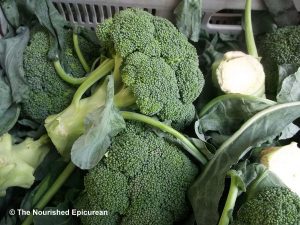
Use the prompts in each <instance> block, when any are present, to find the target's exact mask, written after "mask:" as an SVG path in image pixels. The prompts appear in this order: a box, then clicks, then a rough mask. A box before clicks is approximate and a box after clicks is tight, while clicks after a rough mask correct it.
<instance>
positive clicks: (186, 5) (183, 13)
mask: <svg viewBox="0 0 300 225" xmlns="http://www.w3.org/2000/svg"><path fill="white" fill-rule="evenodd" d="M174 14H175V15H176V25H177V27H178V29H179V30H180V32H181V33H183V34H184V35H185V36H186V37H188V38H189V39H191V40H192V41H194V42H197V41H199V36H200V31H201V17H202V0H182V1H181V2H180V3H179V4H178V6H177V7H176V8H175V10H174Z"/></svg>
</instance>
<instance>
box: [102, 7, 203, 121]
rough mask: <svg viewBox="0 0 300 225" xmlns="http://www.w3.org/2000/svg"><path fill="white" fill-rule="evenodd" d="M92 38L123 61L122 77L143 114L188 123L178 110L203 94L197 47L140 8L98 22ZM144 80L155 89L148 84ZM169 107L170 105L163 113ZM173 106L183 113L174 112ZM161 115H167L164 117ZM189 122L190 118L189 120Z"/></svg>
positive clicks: (167, 24)
mask: <svg viewBox="0 0 300 225" xmlns="http://www.w3.org/2000/svg"><path fill="white" fill-rule="evenodd" d="M96 34H97V35H98V38H99V40H100V43H102V45H103V47H104V48H106V49H108V50H109V51H110V52H115V53H118V54H119V55H120V56H121V57H122V59H123V64H122V66H121V68H120V76H121V79H122V80H123V82H124V84H125V86H126V87H129V88H128V91H131V92H132V95H134V97H136V98H137V101H136V102H135V103H136V104H137V106H138V107H139V109H140V111H141V112H142V113H144V114H146V115H154V114H157V116H158V117H160V118H161V119H166V120H170V121H173V122H174V124H176V123H179V124H181V123H182V122H183V120H184V121H186V120H187V118H186V115H185V116H182V117H181V114H180V112H182V111H184V110H185V109H184V108H190V107H191V103H192V102H193V101H195V100H196V98H197V97H198V96H199V94H200V93H201V90H202V87H203V84H204V79H203V76H202V73H201V71H200V69H199V68H198V56H197V52H196V49H195V48H194V47H193V45H191V44H190V43H189V42H188V41H187V39H186V37H185V36H184V35H183V34H181V33H180V32H179V31H178V30H177V29H176V28H175V27H174V25H173V24H172V23H171V22H170V21H168V20H166V19H164V18H160V17H156V16H152V15H151V14H150V13H148V12H145V11H143V10H139V9H128V10H124V11H122V12H120V13H119V14H117V15H116V16H115V17H114V18H113V19H109V20H107V21H106V22H104V23H103V24H100V25H99V26H98V27H97V29H96ZM112 46H113V49H112ZM129 78H130V79H129ZM148 82H149V84H155V85H147V84H146V83H148ZM145 88H146V89H145ZM153 104H154V105H153ZM170 106H173V107H171V108H168V109H167V110H165V108H167V107H170ZM172 108H174V110H172ZM177 108H182V110H179V111H176V110H175V109H177ZM160 111H164V112H165V113H164V114H163V115H164V116H163V118H162V117H161V115H160V113H159V112H160ZM166 112H170V114H166ZM189 112H191V111H189ZM193 119H194V115H192V116H191V117H190V118H188V122H191V121H192V120H193Z"/></svg>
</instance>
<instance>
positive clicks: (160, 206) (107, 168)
mask: <svg viewBox="0 0 300 225" xmlns="http://www.w3.org/2000/svg"><path fill="white" fill-rule="evenodd" d="M197 173H198V169H197V167H196V166H195V165H194V164H193V163H192V162H191V161H190V160H189V158H188V157H187V156H186V155H185V154H184V153H183V152H182V150H181V149H180V148H178V147H177V146H175V145H174V144H171V143H169V142H168V141H167V140H165V139H163V138H161V137H158V136H157V135H156V134H155V133H154V132H153V131H152V130H151V128H148V127H146V126H145V125H144V124H140V123H134V122H128V123H127V127H126V130H124V131H123V132H121V133H120V134H119V135H118V136H116V137H115V138H113V141H112V145H111V147H110V148H109V150H108V155H107V157H106V158H104V159H103V161H101V162H100V163H99V164H98V165H97V166H96V167H95V168H93V169H91V170H90V171H89V173H88V174H87V176H86V177H85V191H84V192H83V193H82V195H81V196H80V198H79V199H78V203H77V208H78V209H86V210H87V209H88V210H97V209H98V210H99V209H107V210H108V211H109V216H83V217H81V220H82V223H83V225H99V224H106V225H111V224H118V225H140V224H143V225H148V224H149V225H150V224H151V225H172V224H173V223H174V222H175V221H181V220H182V219H184V218H185V216H186V215H187V212H188V211H189V210H190V208H189V205H188V202H187V199H186V191H187V189H188V187H189V186H190V184H191V182H192V181H193V180H194V178H195V176H196V175H197Z"/></svg>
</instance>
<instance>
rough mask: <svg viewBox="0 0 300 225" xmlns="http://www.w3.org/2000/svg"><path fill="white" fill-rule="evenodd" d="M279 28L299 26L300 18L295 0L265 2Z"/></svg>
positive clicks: (268, 0)
mask: <svg viewBox="0 0 300 225" xmlns="http://www.w3.org/2000/svg"><path fill="white" fill-rule="evenodd" d="M264 2H265V5H266V6H267V8H268V10H269V12H270V13H271V15H272V16H273V18H274V20H275V22H276V23H277V25H278V26H281V27H282V26H288V25H298V24H299V22H300V17H299V15H298V10H297V9H296V7H295V4H294V2H293V0H264Z"/></svg>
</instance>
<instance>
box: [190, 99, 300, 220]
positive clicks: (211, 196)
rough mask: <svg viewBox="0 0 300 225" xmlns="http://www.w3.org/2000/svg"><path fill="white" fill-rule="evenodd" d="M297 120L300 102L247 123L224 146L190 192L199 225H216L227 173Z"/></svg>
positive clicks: (275, 108) (281, 106)
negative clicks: (255, 149) (245, 156)
mask: <svg viewBox="0 0 300 225" xmlns="http://www.w3.org/2000/svg"><path fill="white" fill-rule="evenodd" d="M298 117H300V102H293V103H285V104H278V105H275V106H271V107H268V108H267V109H265V110H263V111H261V112H259V113H257V114H255V115H254V116H253V117H251V118H250V119H249V120H247V122H246V123H244V124H243V125H242V126H241V128H240V129H239V130H237V131H236V132H235V133H234V134H233V135H232V136H231V137H230V138H229V139H228V140H227V141H225V142H224V143H223V144H222V145H221V147H220V148H219V149H218V150H217V151H216V154H215V155H214V157H213V158H212V159H211V160H210V161H209V162H208V164H207V165H206V167H205V169H204V171H203V172H202V173H201V174H200V176H199V177H198V178H197V180H196V181H195V183H194V184H193V185H192V186H191V188H190V190H189V199H190V201H191V204H192V207H193V210H194V213H195V217H196V220H197V225H215V224H217V222H218V219H219V214H218V205H219V201H220V198H221V196H222V193H223V190H224V180H225V176H226V174H227V171H228V170H229V169H230V168H231V167H232V166H233V165H234V164H236V163H237V162H238V161H239V159H240V158H241V157H242V156H244V155H245V154H246V153H247V152H248V151H249V150H250V149H251V148H252V147H256V146H259V145H261V144H263V143H265V142H268V141H272V140H274V138H276V137H277V136H278V135H279V134H280V133H281V131H282V130H283V129H284V128H285V127H286V126H287V125H289V124H291V123H292V122H293V121H294V120H295V119H297V118H298ZM274 121H276V122H274Z"/></svg>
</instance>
